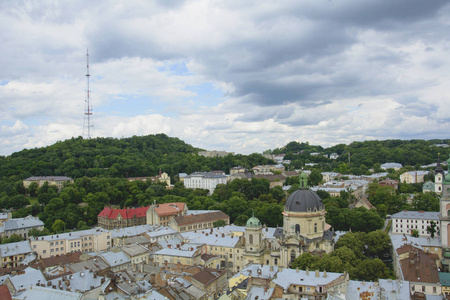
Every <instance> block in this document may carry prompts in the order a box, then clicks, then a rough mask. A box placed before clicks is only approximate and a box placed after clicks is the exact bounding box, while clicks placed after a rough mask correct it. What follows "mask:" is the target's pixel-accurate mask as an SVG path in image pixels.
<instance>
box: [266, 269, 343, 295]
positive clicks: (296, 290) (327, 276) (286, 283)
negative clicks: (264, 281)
mask: <svg viewBox="0 0 450 300" xmlns="http://www.w3.org/2000/svg"><path fill="white" fill-rule="evenodd" d="M348 280H349V276H348V274H347V273H332V272H326V271H324V272H319V270H316V271H309V270H305V271H304V270H299V269H297V270H294V269H284V268H281V270H279V271H278V273H277V275H276V278H275V279H274V280H273V281H272V282H273V283H275V284H276V285H278V286H280V287H281V288H283V291H284V294H283V297H281V298H287V297H290V298H292V297H295V298H297V297H298V298H307V299H309V298H311V297H314V298H312V299H318V297H321V299H325V298H326V297H327V294H328V291H340V292H341V293H345V291H346V290H347V282H348Z"/></svg>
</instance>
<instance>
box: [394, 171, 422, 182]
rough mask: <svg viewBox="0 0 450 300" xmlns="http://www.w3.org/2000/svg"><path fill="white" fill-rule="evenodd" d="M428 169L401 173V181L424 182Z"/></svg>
mask: <svg viewBox="0 0 450 300" xmlns="http://www.w3.org/2000/svg"><path fill="white" fill-rule="evenodd" d="M426 175H428V171H410V172H405V173H403V174H401V175H400V182H401V183H421V182H424V181H425V180H424V178H425V176H426Z"/></svg>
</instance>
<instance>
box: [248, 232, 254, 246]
mask: <svg viewBox="0 0 450 300" xmlns="http://www.w3.org/2000/svg"><path fill="white" fill-rule="evenodd" d="M248 241H249V243H250V244H253V234H250V235H249V236H248Z"/></svg>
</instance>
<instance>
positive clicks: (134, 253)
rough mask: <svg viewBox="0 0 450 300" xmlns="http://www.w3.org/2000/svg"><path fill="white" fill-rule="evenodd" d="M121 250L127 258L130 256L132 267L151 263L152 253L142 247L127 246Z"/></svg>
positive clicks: (136, 245)
mask: <svg viewBox="0 0 450 300" xmlns="http://www.w3.org/2000/svg"><path fill="white" fill-rule="evenodd" d="M120 250H122V252H123V253H125V255H126V256H128V258H129V259H130V261H131V264H132V265H137V264H141V263H144V264H148V262H149V254H150V251H149V249H148V248H146V247H144V246H142V245H139V244H133V245H126V246H123V247H122V248H120Z"/></svg>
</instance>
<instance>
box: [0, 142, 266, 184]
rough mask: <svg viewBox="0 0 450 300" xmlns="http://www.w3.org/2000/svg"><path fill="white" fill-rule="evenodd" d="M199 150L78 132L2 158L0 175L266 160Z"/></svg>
mask: <svg viewBox="0 0 450 300" xmlns="http://www.w3.org/2000/svg"><path fill="white" fill-rule="evenodd" d="M199 150H202V149H199V148H195V147H193V146H191V145H189V144H186V143H185V142H183V141H181V140H180V139H178V138H172V137H168V136H167V135H165V134H156V135H147V136H133V137H130V138H122V139H115V138H95V139H88V140H86V139H83V138H82V137H78V138H71V139H69V140H66V141H63V142H57V143H56V144H54V145H51V146H48V147H43V148H35V149H29V150H22V151H20V152H16V153H13V154H12V155H10V156H7V157H0V174H1V181H9V182H14V181H17V180H23V179H25V178H27V177H30V176H52V175H60V176H69V177H72V178H74V179H76V178H80V177H83V176H87V177H140V176H155V175H157V174H158V172H159V169H161V170H162V171H163V172H166V173H168V174H169V175H170V176H175V175H178V173H180V172H185V173H192V172H195V171H211V170H223V171H225V172H227V173H228V171H229V168H230V167H234V166H238V165H242V166H247V167H253V166H254V165H256V164H266V163H269V162H270V160H268V159H266V158H263V157H262V156H261V155H259V154H252V155H248V156H246V155H234V156H232V155H229V156H227V157H224V158H206V157H202V156H198V155H197V152H198V151H199ZM0 188H1V186H0Z"/></svg>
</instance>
